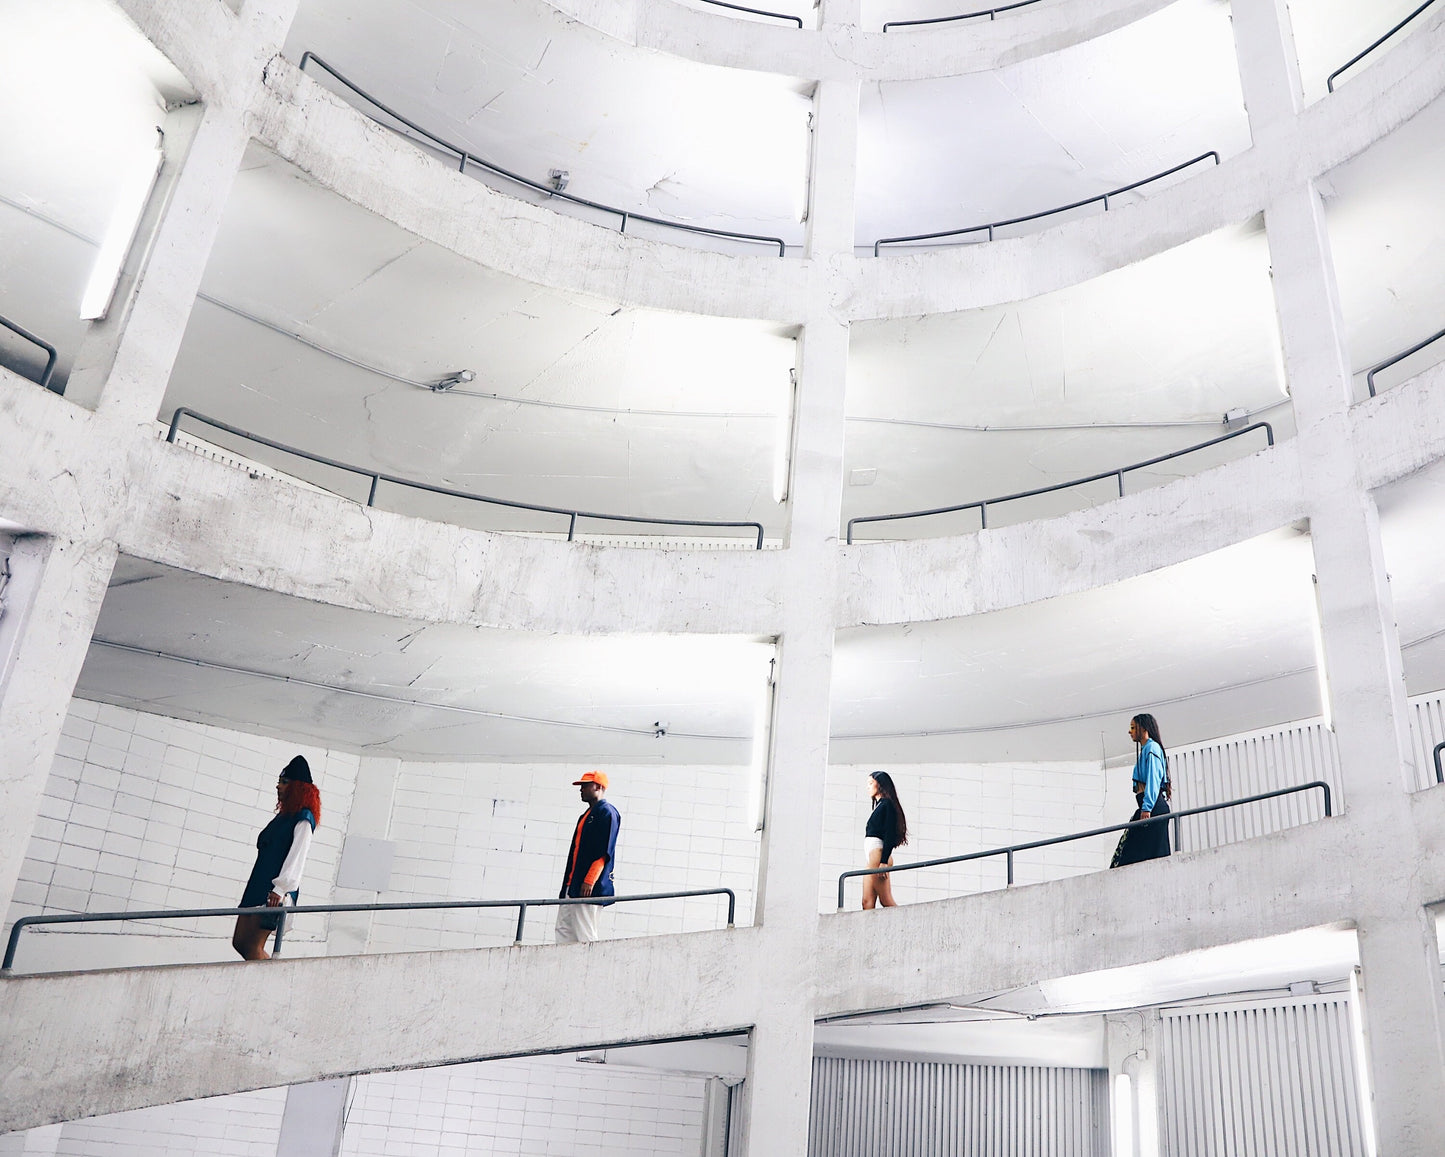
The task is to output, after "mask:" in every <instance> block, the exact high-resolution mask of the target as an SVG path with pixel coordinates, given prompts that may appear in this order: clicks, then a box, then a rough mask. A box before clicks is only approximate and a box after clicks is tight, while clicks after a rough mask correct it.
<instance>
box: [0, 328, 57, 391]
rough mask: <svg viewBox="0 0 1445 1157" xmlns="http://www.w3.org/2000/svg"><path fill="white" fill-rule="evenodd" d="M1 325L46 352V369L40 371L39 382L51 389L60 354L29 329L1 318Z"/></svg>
mask: <svg viewBox="0 0 1445 1157" xmlns="http://www.w3.org/2000/svg"><path fill="white" fill-rule="evenodd" d="M0 325H3V326H4V327H5V328H6V329H8V330H9V331H10V332H11V333H17V334H19V335H20V336H21V337H23V338H24V339H25V340H26V341H28V342H29V343H30V344H31V345H38V346H39V347H40V348H41V349H43V350H44V351H45V368H44V369H43V370H41V371H40V378H39V382H40V385H42V386H44V387H45V388H46V389H47V390H48V389H49V388H50V375H51V374H53V373H54V372H55V359H56V358H57V357H59V354H57V353H56V351H55V347H54V346H53V345H51V344H50V343H49V342H48V341H46V340H45V339H44V338H39V337H36V336H35V335H34V334H33V333H31V332H30V331H29V330H28V329H24V328H23V327H21V326H18V325H16V324H15V323H14V322H13V321H11V320H10V319H9V318H8V317H0Z"/></svg>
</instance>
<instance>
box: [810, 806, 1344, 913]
mask: <svg viewBox="0 0 1445 1157" xmlns="http://www.w3.org/2000/svg"><path fill="white" fill-rule="evenodd" d="M1315 788H1319V790H1320V791H1322V792H1324V797H1325V801H1324V802H1325V816H1326V818H1328V817H1330V816H1332V815H1334V810H1333V804H1332V800H1331V795H1330V785H1329V784H1327V783H1326V782H1325V781H1324V780H1322V779H1316V780H1311V781H1310V782H1309V783H1300V784H1296V785H1295V786H1293V787H1282V788H1279V789H1278V790H1277V791H1266V792H1261V793H1260V794H1259V795H1250V796H1245V797H1244V798H1242V799H1231V800H1225V801H1224V802H1222V803H1211V804H1205V805H1204V806H1203V807H1192V808H1188V809H1186V810H1184V811H1180V812H1170V813H1169V814H1168V815H1163V816H1157V817H1153V818H1150V819H1147V820H1133V821H1131V822H1130V823H1125V824H1110V825H1109V826H1108V827H1106V828H1091V829H1090V830H1089V831H1087V832H1072V833H1070V834H1069V835H1066V836H1050V837H1049V838H1048V839H1045V840H1030V841H1029V842H1028V843H1026V844H1010V845H1008V846H1007V847H1003V848H989V849H987V850H986V851H982V852H966V853H964V854H963V855H961V856H943V857H941V858H939V859H936V860H919V861H918V862H917V863H915V864H896V865H894V866H893V867H891V868H853V869H852V870H850V871H847V872H843V873H842V874H841V875H839V877H838V907H839V909H842V907H843V888H844V885H845V884H846V882H847V881H848V880H849V879H850V878H851V877H853V876H878V875H891V874H892V873H894V872H911V871H914V870H916V869H918V868H938V867H942V866H944V865H945V864H962V863H966V862H967V861H969V860H984V859H988V858H990V857H992V856H1003V857H1005V859H1006V861H1007V864H1008V883H1009V886H1012V885H1013V882H1014V856H1015V855H1016V854H1017V853H1019V852H1027V851H1032V850H1033V849H1034V848H1047V847H1052V846H1053V845H1054V844H1067V843H1071V842H1073V841H1074V840H1087V839H1092V838H1093V837H1094V836H1105V835H1108V834H1109V833H1110V832H1125V831H1129V830H1130V829H1132V828H1142V827H1144V826H1146V825H1148V824H1163V823H1172V824H1174V850H1175V851H1178V850H1179V821H1180V820H1182V819H1187V818H1188V817H1189V816H1197V815H1202V814H1204V813H1205V812H1217V811H1222V810H1223V809H1224V808H1231V807H1242V806H1243V805H1245V804H1251V803H1259V802H1260V801H1261V800H1266V799H1275V798H1277V797H1279V796H1282V795H1293V794H1295V793H1296V792H1301V791H1313V790H1315Z"/></svg>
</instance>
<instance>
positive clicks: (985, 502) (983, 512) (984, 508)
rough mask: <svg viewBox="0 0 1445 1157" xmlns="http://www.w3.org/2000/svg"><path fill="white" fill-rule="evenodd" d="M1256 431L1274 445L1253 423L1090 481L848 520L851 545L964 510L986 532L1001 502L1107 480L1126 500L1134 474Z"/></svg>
mask: <svg viewBox="0 0 1445 1157" xmlns="http://www.w3.org/2000/svg"><path fill="white" fill-rule="evenodd" d="M1252 430H1263V431H1264V434H1265V438H1266V440H1267V442H1268V444H1269V445H1270V446H1273V445H1274V427H1273V426H1271V425H1270V424H1269V423H1268V422H1251V423H1250V424H1249V425H1248V426H1241V427H1240V428H1239V429H1238V430H1230V431H1229V432H1228V433H1227V434H1220V435H1219V436H1218V437H1217V438H1210V439H1209V440H1208V441H1207V442H1199V443H1196V444H1195V445H1193V446H1185V447H1184V448H1183V449H1182V450H1171V451H1170V452H1169V453H1168V454H1160V455H1158V456H1157V457H1154V458H1146V459H1145V460H1144V461H1143V462H1134V463H1131V464H1130V465H1128V466H1120V467H1118V468H1117V469H1115V470H1105V471H1103V472H1101V473H1099V474H1090V475H1089V476H1088V477H1086V478H1074V479H1071V480H1070V481H1068V482H1055V483H1054V484H1053V485H1052V486H1039V487H1035V488H1034V489H1033V490H1020V491H1019V492H1018V493H1017V494H1004V495H1000V496H999V497H998V498H985V499H982V500H980V501H978V502H961V503H959V504H958V505H957V506H936V507H934V508H933V509H931V510H910V511H908V512H906V513H904V514H865V515H859V516H858V517H857V518H850V519H849V520H848V535H847V538H848V544H849V545H850V546H851V545H852V543H853V528H854V527H855V526H857V525H858V524H860V523H864V522H898V521H901V520H903V519H905V518H930V517H932V516H933V515H936V514H957V513H958V512H959V511H962V510H977V511H978V517H979V523H980V524H981V526H982V528H983V529H985V530H987V529H988V508H989V507H990V506H997V505H998V504H999V503H1001V502H1014V501H1016V500H1018V499H1020V498H1036V497H1037V496H1038V495H1040V494H1053V493H1055V492H1056V491H1059V490H1068V489H1070V488H1071V487H1074V486H1084V485H1086V484H1088V483H1090V482H1100V481H1102V480H1103V479H1105V478H1116V479H1118V482H1119V497H1120V498H1123V497H1124V475H1125V474H1128V473H1130V472H1131V471H1134V470H1143V469H1145V468H1146V467H1149V466H1157V465H1159V463H1161V462H1168V461H1169V460H1170V459H1172V458H1179V457H1182V456H1183V455H1185V454H1192V453H1194V452H1195V451H1196V450H1205V449H1208V448H1209V447H1210V446H1217V445H1219V443H1221V442H1228V441H1229V440H1230V439H1231V438H1239V437H1241V436H1243V435H1245V434H1248V433H1249V432H1250V431H1252Z"/></svg>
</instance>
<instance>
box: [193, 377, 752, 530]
mask: <svg viewBox="0 0 1445 1157" xmlns="http://www.w3.org/2000/svg"><path fill="white" fill-rule="evenodd" d="M186 417H191V418H195V419H196V420H197V421H198V422H204V423H205V424H206V425H208V426H213V427H215V428H216V429H217V430H224V431H226V433H228V434H234V435H235V436H236V437H238V438H245V439H246V440H247V441H250V442H255V443H256V444H257V445H259V446H269V447H270V448H271V449H273V450H280V451H282V452H283V453H286V454H295V455H296V457H298V458H304V459H306V460H307V461H308V462H317V463H319V464H321V465H322V466H330V467H332V468H333V469H336V470H346V471H349V472H350V473H352V474H359V475H360V476H361V477H363V478H370V479H371V489H370V491H369V492H368V494H367V496H366V503H365V505H367V506H375V505H376V488H377V486H378V485H379V484H380V483H382V482H391V483H394V484H395V485H397V486H407V487H410V488H411V489H413V490H424V491H426V492H427V493H429V494H440V495H443V496H445V497H447V498H464V499H470V500H471V501H473V502H484V503H486V504H488V505H490V506H505V507H507V508H509V509H512V510H532V511H537V512H539V513H542V514H557V515H563V516H565V517H566V518H567V519H568V522H567V541H568V542H572V541H573V540H574V539H575V538H576V536H577V520H578V519H579V518H589V519H596V520H598V521H602V522H627V523H634V524H641V525H645V526H691V527H700V526H701V527H707V528H709V529H713V530H751V531H754V532H755V534H756V546H755V549H757V550H762V549H763V524H762V523H761V522H731V521H728V522H720V521H712V520H708V519H702V518H649V517H645V516H642V515H631V514H602V513H599V512H598V511H595V510H571V509H568V508H565V507H560V506H543V505H542V504H541V503H537V502H517V501H514V500H513V499H510V498H491V497H488V496H487V495H484V494H474V493H472V492H471V491H469V490H453V489H452V488H451V487H448V486H434V485H432V484H431V483H430V482H418V481H416V480H415V479H413V478H401V477H399V476H397V475H395V474H384V473H382V472H381V471H379V470H370V469H367V468H366V467H365V466H354V465H352V464H351V463H349V462H339V461H337V460H336V459H335V458H328V457H326V456H325V455H324V454H313V453H312V452H311V451H310V450H302V449H299V448H298V447H296V446H288V445H286V443H285V442H277V441H275V440H274V439H271V438H263V437H262V436H261V435H260V434H253V433H251V432H250V431H249V430H243V429H241V428H240V427H239V426H232V425H231V424H230V423H228V422H222V421H221V420H220V419H218V418H210V417H207V416H206V415H205V414H202V413H198V412H197V411H195V410H190V409H187V408H186V407H184V406H177V407H176V410H175V413H173V414H172V415H171V424H170V429H169V430H168V431H167V432H166V441H167V442H174V441H175V440H176V434H177V433H178V432H179V431H180V425H181V419H182V418H186Z"/></svg>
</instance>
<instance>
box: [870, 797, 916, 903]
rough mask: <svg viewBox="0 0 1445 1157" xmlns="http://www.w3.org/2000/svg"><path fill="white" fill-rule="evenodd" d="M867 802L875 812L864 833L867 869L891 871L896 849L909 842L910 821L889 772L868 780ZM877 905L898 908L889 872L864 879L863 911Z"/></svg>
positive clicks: (872, 813)
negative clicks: (870, 801)
mask: <svg viewBox="0 0 1445 1157" xmlns="http://www.w3.org/2000/svg"><path fill="white" fill-rule="evenodd" d="M868 798H869V799H871V800H872V801H873V811H872V812H871V813H870V814H869V816H868V826H867V827H866V828H865V829H864V831H863V850H864V854H865V855H866V856H867V857H868V864H867V866H868V867H870V868H891V867H892V866H893V849H894V848H896V847H900V846H901V845H903V844H906V843H907V842H908V819H907V817H905V816H904V814H903V805H902V804H901V803H899V802H898V789H897V788H896V787H894V786H893V777H892V776H891V775H889V774H888V773H887V772H886V771H875V772H872V773H871V774H870V775H869V776H868ZM877 904H882V905H883V907H885V908H894V907H897V905H898V901H896V900H895V899H894V898H893V884H892V877H891V876H890V875H889V874H888V873H887V872H879V873H878V874H877V875H876V876H864V877H863V907H865V908H872V907H874V906H875V905H877Z"/></svg>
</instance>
